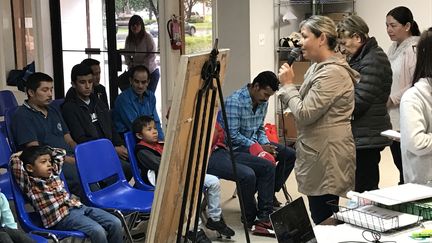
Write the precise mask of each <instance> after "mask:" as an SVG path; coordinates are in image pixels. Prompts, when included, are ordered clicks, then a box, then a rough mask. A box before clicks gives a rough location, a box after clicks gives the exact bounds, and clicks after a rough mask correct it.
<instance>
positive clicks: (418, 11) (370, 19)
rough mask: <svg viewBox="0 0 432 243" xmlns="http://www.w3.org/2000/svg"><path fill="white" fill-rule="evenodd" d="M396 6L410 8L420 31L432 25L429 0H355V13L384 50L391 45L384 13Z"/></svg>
mask: <svg viewBox="0 0 432 243" xmlns="http://www.w3.org/2000/svg"><path fill="white" fill-rule="evenodd" d="M398 6H405V7H408V8H409V9H410V10H411V12H412V13H413V16H414V20H415V21H416V22H417V24H418V25H419V28H420V31H423V30H425V29H427V28H429V27H431V26H432V15H431V12H432V1H431V0H380V1H376V0H357V2H356V10H357V15H359V16H360V17H362V18H363V19H364V20H365V21H366V23H367V24H368V26H369V32H370V34H371V36H375V38H376V39H377V40H378V43H379V45H380V46H381V47H382V48H383V49H384V51H387V50H388V48H389V47H390V45H391V40H390V39H389V37H388V35H387V31H386V25H385V21H386V15H387V13H388V12H389V11H390V10H391V9H393V8H395V7H398Z"/></svg>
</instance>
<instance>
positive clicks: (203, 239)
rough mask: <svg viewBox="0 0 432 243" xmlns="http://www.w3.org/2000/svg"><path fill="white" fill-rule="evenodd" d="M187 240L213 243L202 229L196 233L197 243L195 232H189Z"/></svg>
mask: <svg viewBox="0 0 432 243" xmlns="http://www.w3.org/2000/svg"><path fill="white" fill-rule="evenodd" d="M186 238H187V239H188V240H190V241H192V242H196V243H211V242H212V241H211V240H210V239H209V238H208V237H207V235H206V234H205V233H204V230H202V229H200V230H199V231H198V232H197V233H196V241H195V235H194V232H193V231H189V232H188V233H187V235H186Z"/></svg>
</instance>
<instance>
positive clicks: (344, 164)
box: [279, 16, 359, 224]
mask: <svg viewBox="0 0 432 243" xmlns="http://www.w3.org/2000/svg"><path fill="white" fill-rule="evenodd" d="M300 29H301V35H302V39H301V41H300V44H301V48H302V52H303V56H304V58H306V59H309V60H311V61H313V62H314V64H312V66H311V67H310V68H309V69H308V71H307V72H306V74H305V77H304V83H303V84H302V86H301V87H300V90H299V91H298V90H297V88H296V87H295V85H294V83H293V81H294V72H293V70H292V68H291V67H290V66H289V65H288V64H284V65H282V66H281V68H280V69H279V80H280V82H281V85H282V88H281V93H280V98H281V100H282V104H283V105H284V106H285V108H287V107H289V108H290V109H291V111H292V113H293V115H294V118H295V121H296V127H297V134H298V138H297V142H296V153H297V160H296V162H295V167H294V169H295V174H296V179H297V183H298V190H299V192H300V193H303V194H305V195H307V197H308V200H309V209H310V212H311V216H312V219H313V221H314V223H315V224H319V223H321V222H322V221H324V220H325V219H327V218H328V217H330V216H331V215H332V214H333V211H332V207H331V206H330V205H328V204H327V202H328V201H335V202H336V203H338V201H339V196H345V194H346V193H347V192H348V191H349V190H352V189H353V188H354V175H355V163H356V162H355V144H354V139H353V135H352V132H351V115H352V112H353V110H354V84H355V82H356V80H358V78H359V75H358V73H357V72H356V71H354V70H353V69H351V68H350V66H349V65H348V64H347V62H346V60H345V59H344V57H343V56H342V55H340V54H337V53H336V52H335V48H336V45H337V32H336V26H335V24H334V22H333V21H332V20H331V19H330V18H328V17H324V16H311V17H310V18H308V19H307V20H305V21H303V22H302V23H301V24H300Z"/></svg>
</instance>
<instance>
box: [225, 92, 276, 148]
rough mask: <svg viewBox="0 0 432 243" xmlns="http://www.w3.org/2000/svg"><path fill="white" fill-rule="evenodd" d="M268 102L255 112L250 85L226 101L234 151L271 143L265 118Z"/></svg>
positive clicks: (258, 107) (259, 106)
mask: <svg viewBox="0 0 432 243" xmlns="http://www.w3.org/2000/svg"><path fill="white" fill-rule="evenodd" d="M267 107H268V102H264V103H261V104H259V105H258V106H257V109H256V111H255V112H254V111H253V104H252V98H251V96H250V94H249V90H248V85H246V86H245V87H243V88H241V89H239V90H237V91H235V92H234V93H233V94H232V95H230V96H229V97H228V98H227V99H226V100H225V108H226V112H227V118H228V126H229V132H230V135H231V139H232V143H233V147H234V149H237V148H238V147H240V146H245V147H249V146H251V145H252V144H254V143H256V142H258V143H259V144H267V143H270V142H269V140H268V138H267V135H266V133H265V130H264V118H265V116H266V114H267Z"/></svg>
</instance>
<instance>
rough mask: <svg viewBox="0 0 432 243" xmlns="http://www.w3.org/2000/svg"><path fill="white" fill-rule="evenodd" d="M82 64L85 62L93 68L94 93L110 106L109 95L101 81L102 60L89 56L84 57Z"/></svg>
mask: <svg viewBox="0 0 432 243" xmlns="http://www.w3.org/2000/svg"><path fill="white" fill-rule="evenodd" d="M81 64H84V65H86V66H88V67H90V68H91V70H92V74H93V93H94V94H95V95H96V96H97V97H98V98H99V99H100V100H101V101H103V102H104V104H105V105H106V106H107V107H109V106H108V96H107V92H106V89H105V86H103V85H102V84H101V83H100V76H101V68H100V62H99V61H98V60H96V59H93V58H87V59H84V60H83V61H82V62H81Z"/></svg>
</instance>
